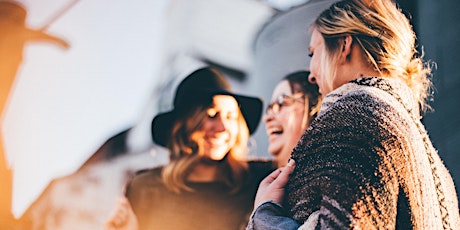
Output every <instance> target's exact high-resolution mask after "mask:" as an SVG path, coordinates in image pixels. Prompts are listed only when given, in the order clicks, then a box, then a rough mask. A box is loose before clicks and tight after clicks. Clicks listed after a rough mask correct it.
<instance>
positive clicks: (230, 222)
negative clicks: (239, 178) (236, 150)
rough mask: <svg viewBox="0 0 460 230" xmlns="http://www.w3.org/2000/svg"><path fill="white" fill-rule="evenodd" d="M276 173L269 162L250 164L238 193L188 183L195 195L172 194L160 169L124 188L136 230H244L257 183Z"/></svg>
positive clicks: (147, 172) (216, 185)
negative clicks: (135, 222)
mask: <svg viewBox="0 0 460 230" xmlns="http://www.w3.org/2000/svg"><path fill="white" fill-rule="evenodd" d="M274 169H275V167H274V164H273V162H271V161H251V162H249V169H248V172H247V173H248V174H247V175H246V176H245V177H244V178H243V180H245V181H244V186H243V188H242V189H241V190H240V191H239V192H237V193H231V192H230V191H231V189H232V188H230V187H229V186H228V185H226V184H224V183H223V182H187V185H188V186H189V187H190V188H192V189H193V190H194V191H181V193H175V192H173V191H171V190H170V189H168V188H167V187H166V186H165V184H164V182H163V180H162V177H161V170H162V168H161V167H159V168H154V169H149V170H143V171H140V172H138V173H137V174H136V176H135V177H134V178H132V180H131V181H130V182H129V183H128V185H127V187H126V197H127V198H128V200H129V202H130V204H131V206H132V208H133V211H134V213H135V214H136V217H137V219H138V223H139V229H172V230H175V229H178V230H187V229H197V230H198V229H199V230H206V229H209V230H211V229H212V230H214V229H222V230H226V229H228V230H238V229H244V227H245V226H246V223H247V221H248V219H249V215H250V213H251V210H252V208H253V205H254V197H255V194H256V191H257V187H258V185H259V182H260V181H261V180H262V179H263V178H264V177H265V176H267V175H268V174H269V173H270V172H272V171H273V170H274Z"/></svg>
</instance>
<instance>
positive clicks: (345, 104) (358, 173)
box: [287, 95, 400, 229]
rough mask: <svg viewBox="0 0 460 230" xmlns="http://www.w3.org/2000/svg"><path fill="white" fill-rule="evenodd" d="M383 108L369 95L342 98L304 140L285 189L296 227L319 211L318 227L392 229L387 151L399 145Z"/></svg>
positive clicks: (393, 194) (393, 201) (392, 181)
mask: <svg viewBox="0 0 460 230" xmlns="http://www.w3.org/2000/svg"><path fill="white" fill-rule="evenodd" d="M384 104H385V103H382V102H381V101H378V99H375V98H373V97H371V96H369V95H355V96H348V97H345V98H341V99H339V101H337V102H335V103H334V105H333V106H331V107H329V108H328V111H327V112H326V113H324V114H323V115H321V116H320V117H318V118H317V119H316V120H315V121H314V122H313V123H312V126H311V127H310V128H309V129H308V130H307V131H306V133H305V134H304V135H303V136H302V138H301V140H300V141H299V143H298V145H297V146H296V147H295V148H294V150H293V153H292V158H293V159H294V160H295V161H296V169H295V171H294V173H293V174H292V176H291V178H290V181H289V183H288V185H287V202H288V206H289V210H290V215H292V216H293V218H294V219H295V220H297V221H298V222H299V223H303V222H305V221H306V219H307V218H308V217H309V216H310V215H311V214H312V213H313V212H315V211H317V210H319V222H318V223H319V224H320V225H321V227H322V228H333V229H346V228H349V227H350V226H360V227H361V228H362V229H368V228H367V227H369V226H373V227H377V228H378V227H381V228H386V227H388V226H395V223H394V222H395V219H396V218H395V217H396V209H397V207H396V206H397V198H398V190H399V188H398V180H397V176H396V173H395V172H396V169H395V168H394V165H393V164H392V162H393V160H394V159H391V152H392V151H394V150H395V149H399V147H398V145H400V143H399V142H398V138H397V136H396V135H395V133H397V132H396V130H395V129H397V125H395V124H393V123H392V122H390V119H389V118H388V113H387V111H390V110H391V108H387V107H385V106H384Z"/></svg>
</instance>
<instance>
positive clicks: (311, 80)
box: [308, 73, 316, 84]
mask: <svg viewBox="0 0 460 230" xmlns="http://www.w3.org/2000/svg"><path fill="white" fill-rule="evenodd" d="M308 82H310V83H311V84H316V77H315V76H313V75H312V74H311V73H310V74H309V75H308Z"/></svg>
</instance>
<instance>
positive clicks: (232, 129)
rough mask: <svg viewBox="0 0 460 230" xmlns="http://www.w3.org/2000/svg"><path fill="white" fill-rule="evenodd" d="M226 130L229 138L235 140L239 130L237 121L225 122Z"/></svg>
mask: <svg viewBox="0 0 460 230" xmlns="http://www.w3.org/2000/svg"><path fill="white" fill-rule="evenodd" d="M226 130H227V132H228V133H229V135H230V139H231V140H233V141H235V140H236V136H237V135H238V131H239V129H238V122H230V123H229V124H227V126H226Z"/></svg>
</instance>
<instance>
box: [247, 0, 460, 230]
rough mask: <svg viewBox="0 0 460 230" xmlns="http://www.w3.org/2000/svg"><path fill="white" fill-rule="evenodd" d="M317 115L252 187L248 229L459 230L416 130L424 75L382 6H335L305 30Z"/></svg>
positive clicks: (401, 25) (446, 181) (453, 198)
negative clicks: (286, 160)
mask: <svg viewBox="0 0 460 230" xmlns="http://www.w3.org/2000/svg"><path fill="white" fill-rule="evenodd" d="M309 52H310V56H311V62H310V71H311V74H310V78H309V79H310V81H311V82H314V83H316V84H317V85H318V86H319V90H320V92H321V94H322V95H323V102H322V105H321V110H320V112H319V114H318V116H317V117H316V119H315V120H313V122H312V123H311V127H310V128H309V129H307V131H306V132H305V133H304V135H303V136H302V138H301V139H300V141H299V143H298V144H297V146H296V147H295V148H294V150H293V152H292V154H291V158H292V159H293V161H291V162H290V164H288V165H287V167H285V168H284V169H283V170H277V171H275V172H274V173H273V174H271V175H270V176H268V177H267V178H266V179H264V180H263V181H262V182H261V185H260V187H259V190H258V193H257V196H256V201H255V211H254V212H253V215H252V217H251V220H250V222H249V224H248V226H247V229H297V228H298V227H301V228H302V229H459V226H460V220H459V209H458V198H457V194H456V191H455V186H454V183H453V180H452V177H451V175H450V173H449V172H448V170H447V168H446V167H445V166H444V164H443V162H442V160H441V159H440V157H439V155H438V153H437V151H436V149H435V148H434V147H433V145H432V143H431V141H430V138H429V136H428V133H427V131H426V129H425V127H424V125H423V124H422V122H421V118H422V114H423V112H424V110H425V109H426V108H427V107H428V105H427V104H426V99H427V97H428V95H429V89H430V87H431V82H430V68H429V67H428V65H427V63H426V62H425V61H424V60H423V59H422V55H420V54H419V53H417V50H416V36H415V34H414V31H413V30H412V27H411V25H410V23H409V20H408V19H407V18H406V17H405V16H404V14H403V13H402V12H401V10H400V9H398V7H397V6H396V5H395V3H394V2H393V1H391V0H369V1H366V0H344V1H339V2H336V3H334V4H333V5H332V6H331V7H330V8H329V9H326V10H325V11H323V12H322V13H321V14H320V15H319V16H318V18H317V19H316V20H315V21H314V23H313V25H312V35H311V41H310V46H309Z"/></svg>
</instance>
